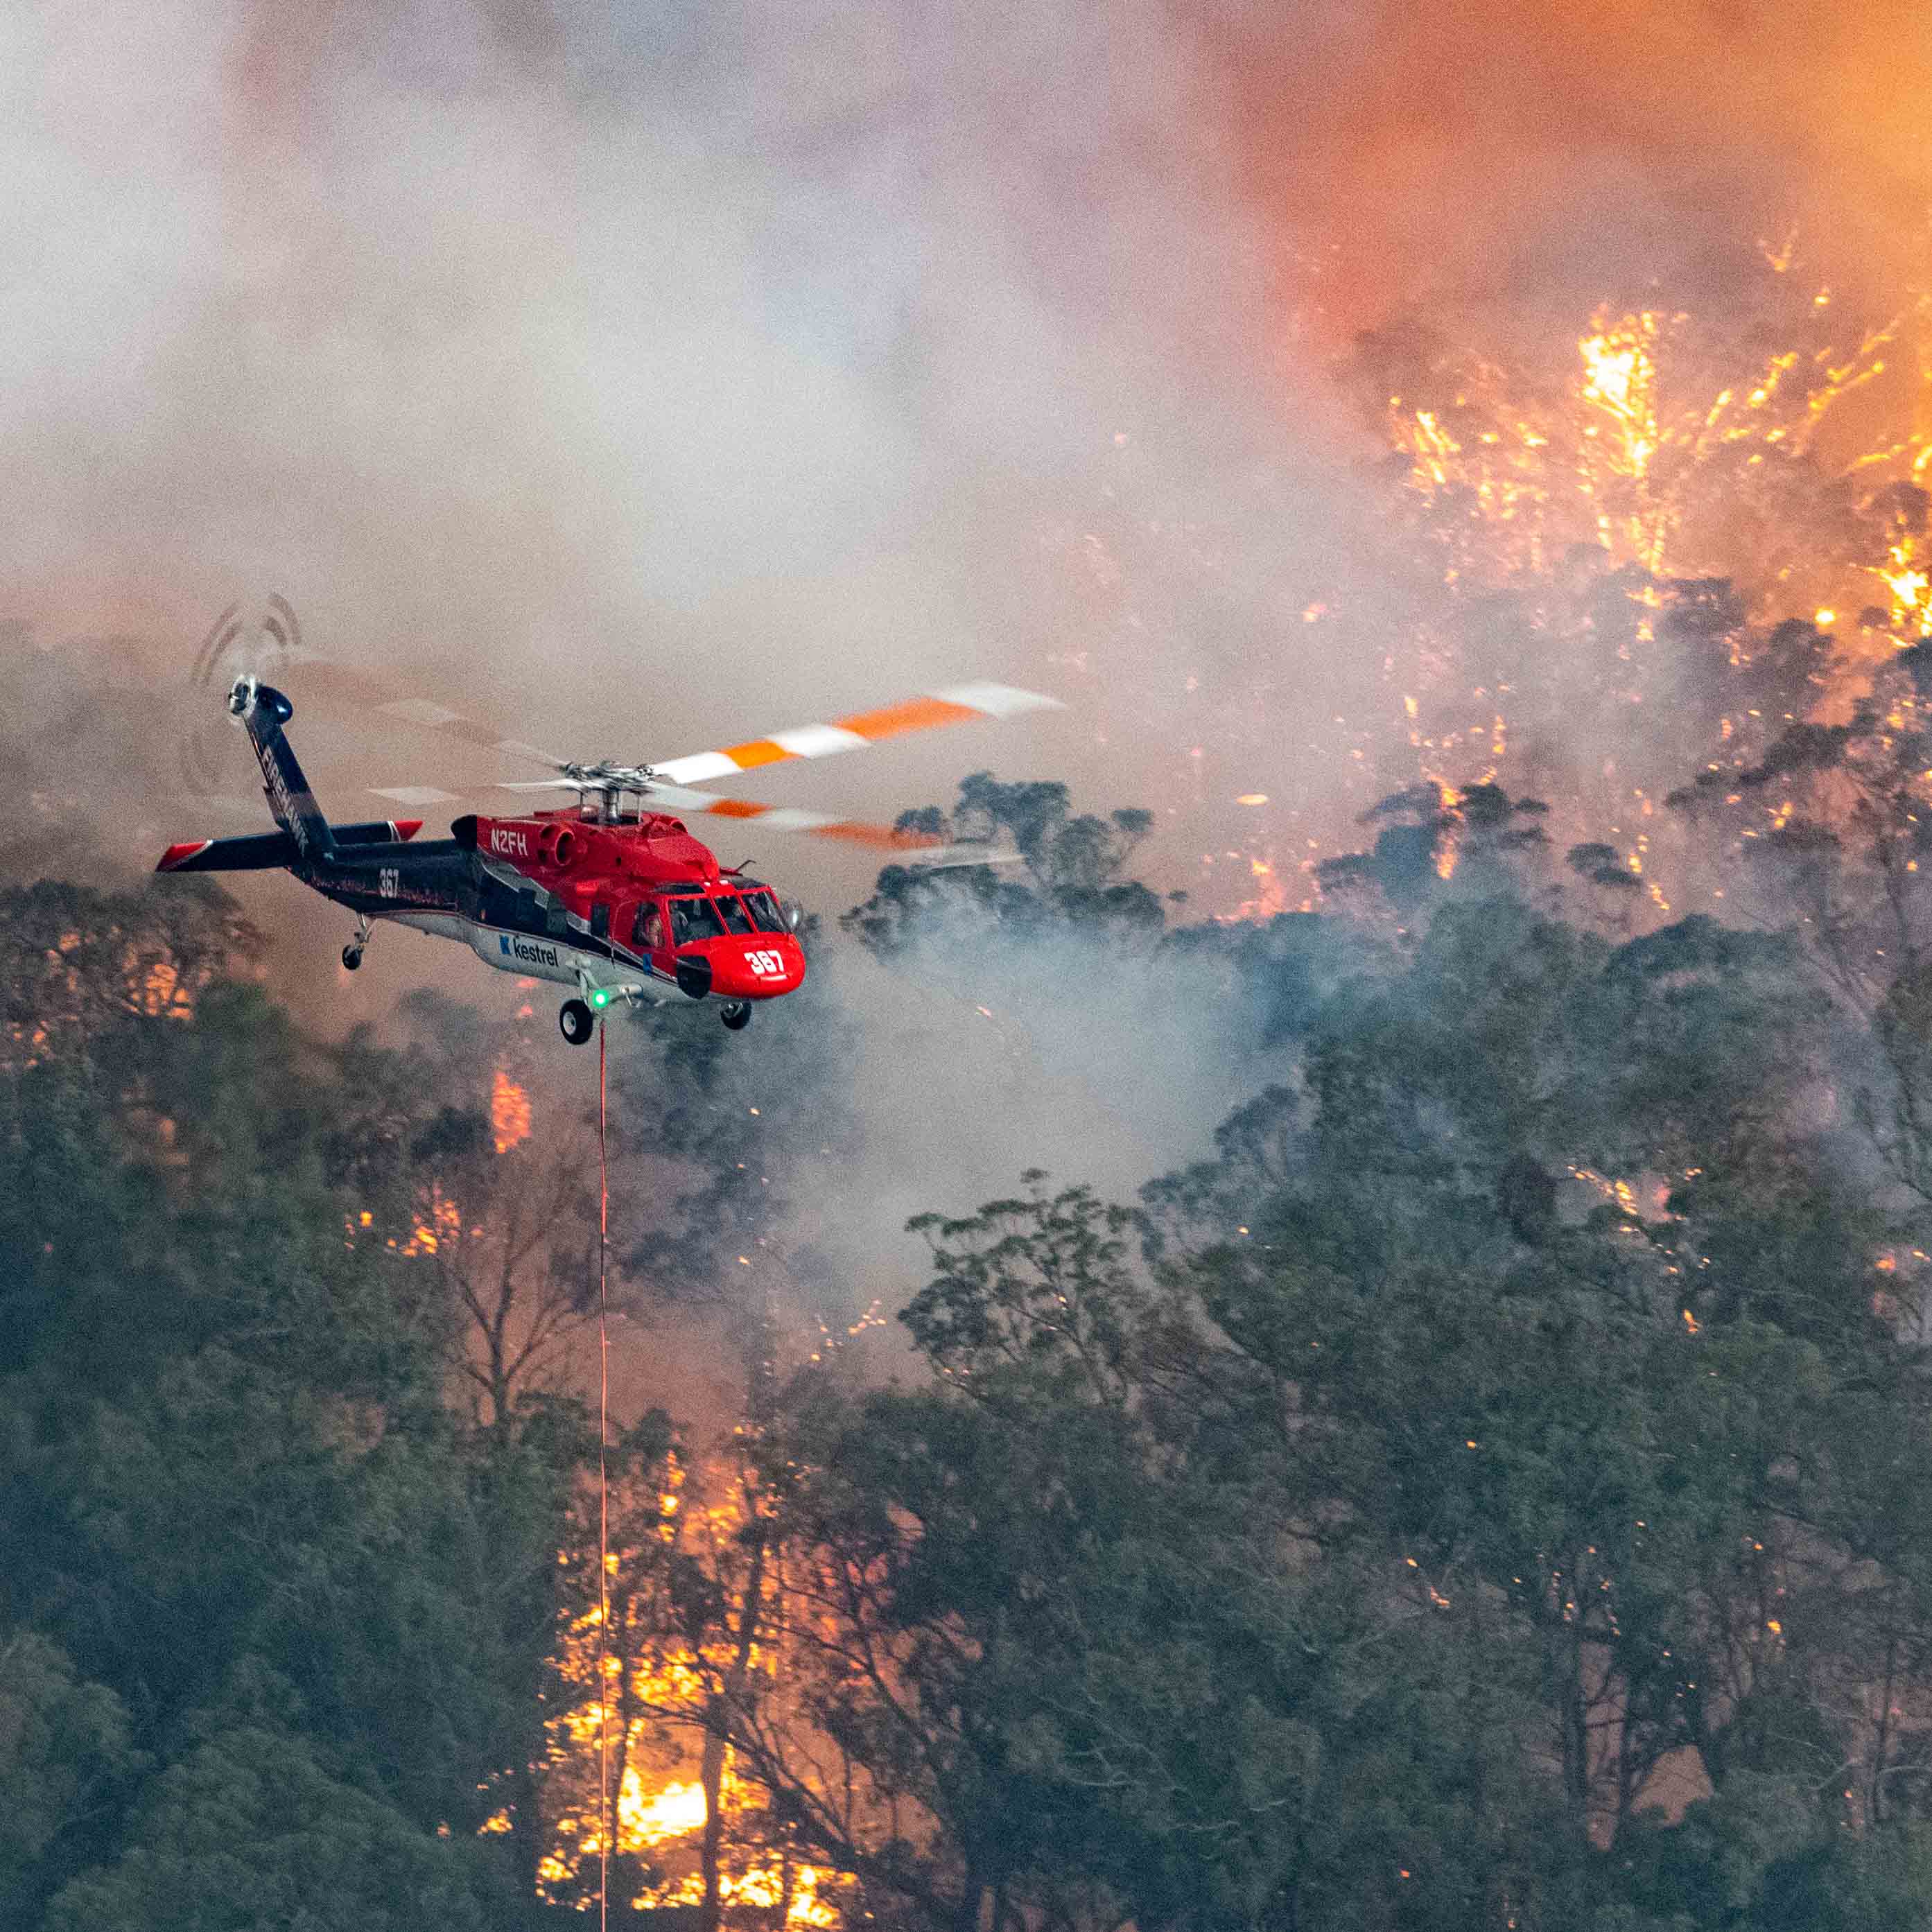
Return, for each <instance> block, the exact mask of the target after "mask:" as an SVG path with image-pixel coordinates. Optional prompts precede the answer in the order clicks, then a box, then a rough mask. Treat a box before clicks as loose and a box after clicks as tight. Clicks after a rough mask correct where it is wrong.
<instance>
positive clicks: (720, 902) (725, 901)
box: [714, 892, 752, 934]
mask: <svg viewBox="0 0 1932 1932" xmlns="http://www.w3.org/2000/svg"><path fill="white" fill-rule="evenodd" d="M714 903H715V904H716V906H717V907H718V910H719V911H720V912H721V913H723V914H724V923H725V924H726V926H728V927H730V929H731V930H732V931H733V932H740V933H747V934H748V933H749V932H751V931H752V926H751V915H750V914H749V913H747V912H746V911H745V907H744V903H743V901H742V900H741V899H739V897H738V895H737V894H736V892H720V893H719V894H718V897H717V898H716V900H715V901H714Z"/></svg>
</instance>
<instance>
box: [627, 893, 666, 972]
mask: <svg viewBox="0 0 1932 1932" xmlns="http://www.w3.org/2000/svg"><path fill="white" fill-rule="evenodd" d="M631 950H632V951H633V952H634V953H643V955H645V956H646V958H648V959H652V960H654V961H655V962H656V964H657V965H658V968H660V970H661V971H664V972H667V973H668V972H669V971H671V963H670V924H669V922H668V921H667V919H666V918H665V917H664V907H663V906H662V905H661V904H660V903H659V901H657V900H655V899H644V900H642V901H640V902H639V904H638V906H637V913H636V915H635V916H634V918H633V919H632V920H631Z"/></svg>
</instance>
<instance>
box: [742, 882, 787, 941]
mask: <svg viewBox="0 0 1932 1932" xmlns="http://www.w3.org/2000/svg"><path fill="white" fill-rule="evenodd" d="M745 910H746V911H747V912H748V913H750V914H751V923H752V924H753V925H754V926H756V927H757V929H758V930H759V931H760V932H784V930H785V922H784V914H783V913H781V912H780V911H779V910H778V901H777V900H776V899H775V898H774V897H773V896H772V895H771V894H770V893H769V892H747V893H746V894H745Z"/></svg>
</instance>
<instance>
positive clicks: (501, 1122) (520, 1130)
mask: <svg viewBox="0 0 1932 1932" xmlns="http://www.w3.org/2000/svg"><path fill="white" fill-rule="evenodd" d="M490 1131H491V1133H493V1135H494V1136H495V1138H496V1151H497V1152H498V1153H499V1154H508V1152H509V1151H510V1150H511V1148H513V1147H515V1146H516V1145H517V1144H518V1143H519V1142H522V1141H525V1140H527V1139H529V1132H530V1097H529V1094H527V1093H526V1092H525V1091H524V1090H523V1088H520V1087H519V1086H518V1085H517V1083H516V1082H514V1080H512V1079H511V1078H510V1076H508V1074H507V1073H505V1072H504V1071H503V1070H502V1068H501V1067H498V1068H497V1070H496V1074H495V1076H494V1077H493V1079H492V1080H491V1082H490Z"/></svg>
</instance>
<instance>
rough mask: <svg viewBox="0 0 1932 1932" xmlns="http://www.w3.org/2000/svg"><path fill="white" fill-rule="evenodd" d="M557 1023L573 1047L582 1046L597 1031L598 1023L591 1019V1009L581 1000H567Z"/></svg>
mask: <svg viewBox="0 0 1932 1932" xmlns="http://www.w3.org/2000/svg"><path fill="white" fill-rule="evenodd" d="M556 1023H557V1025H558V1027H559V1028H560V1029H561V1030H562V1034H563V1037H564V1038H565V1040H568V1041H569V1043H571V1046H582V1045H583V1043H584V1042H585V1041H586V1040H588V1039H589V1037H590V1036H591V1035H592V1034H593V1033H595V1031H597V1022H596V1021H595V1019H592V1017H591V1013H590V1009H589V1007H586V1005H585V1004H583V1001H581V1000H565V1001H564V1003H563V1007H562V1011H561V1012H559V1013H558V1015H557V1016H556Z"/></svg>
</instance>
